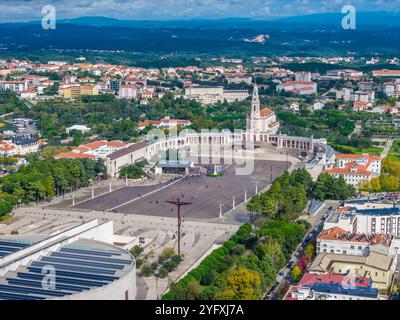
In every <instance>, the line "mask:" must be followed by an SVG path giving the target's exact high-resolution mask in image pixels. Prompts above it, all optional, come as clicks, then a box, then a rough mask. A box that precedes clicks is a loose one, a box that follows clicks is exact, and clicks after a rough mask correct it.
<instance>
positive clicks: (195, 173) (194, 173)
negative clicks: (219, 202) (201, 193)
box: [188, 166, 207, 177]
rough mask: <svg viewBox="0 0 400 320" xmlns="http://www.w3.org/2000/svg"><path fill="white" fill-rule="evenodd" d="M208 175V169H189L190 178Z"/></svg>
mask: <svg viewBox="0 0 400 320" xmlns="http://www.w3.org/2000/svg"><path fill="white" fill-rule="evenodd" d="M206 174H207V169H206V168H203V167H197V166H195V167H190V168H189V173H188V176H190V177H194V176H204V175H206Z"/></svg>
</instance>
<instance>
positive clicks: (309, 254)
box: [304, 243, 314, 261]
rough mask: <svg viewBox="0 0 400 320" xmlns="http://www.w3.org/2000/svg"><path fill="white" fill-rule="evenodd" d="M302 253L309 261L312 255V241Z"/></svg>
mask: <svg viewBox="0 0 400 320" xmlns="http://www.w3.org/2000/svg"><path fill="white" fill-rule="evenodd" d="M304 254H305V255H306V256H307V259H308V261H311V259H312V257H313V255H314V245H313V244H312V243H310V244H308V245H307V247H306V248H305V249H304Z"/></svg>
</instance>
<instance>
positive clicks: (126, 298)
mask: <svg viewBox="0 0 400 320" xmlns="http://www.w3.org/2000/svg"><path fill="white" fill-rule="evenodd" d="M125 300H129V292H128V290H126V291H125Z"/></svg>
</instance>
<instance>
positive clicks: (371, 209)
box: [321, 202, 400, 255]
mask: <svg viewBox="0 0 400 320" xmlns="http://www.w3.org/2000/svg"><path fill="white" fill-rule="evenodd" d="M337 227H338V228H340V229H342V230H345V231H346V232H349V233H354V234H355V236H356V234H359V235H361V234H365V235H375V236H379V234H381V235H391V236H394V237H395V238H393V239H392V242H393V243H392V244H391V245H390V246H389V249H390V254H391V255H393V254H394V253H396V254H397V252H398V251H399V249H400V243H399V242H400V239H399V238H400V208H399V207H397V206H393V204H390V203H380V202H367V203H353V202H347V203H345V204H344V206H343V207H339V208H338V209H337V211H336V212H335V213H334V214H333V215H332V216H331V217H330V218H329V219H327V220H326V221H325V223H324V230H327V229H332V228H337ZM372 240H374V239H372ZM360 246H362V245H360ZM357 249H358V247H357ZM321 252H322V251H321ZM328 253H330V252H328ZM335 253H337V252H335Z"/></svg>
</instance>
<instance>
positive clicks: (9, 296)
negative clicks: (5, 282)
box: [0, 291, 44, 300]
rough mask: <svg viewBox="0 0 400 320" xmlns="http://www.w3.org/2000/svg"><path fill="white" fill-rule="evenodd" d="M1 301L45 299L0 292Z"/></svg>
mask: <svg viewBox="0 0 400 320" xmlns="http://www.w3.org/2000/svg"><path fill="white" fill-rule="evenodd" d="M0 299H1V300H43V299H44V297H41V296H29V295H24V294H15V293H9V292H1V291H0Z"/></svg>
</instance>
